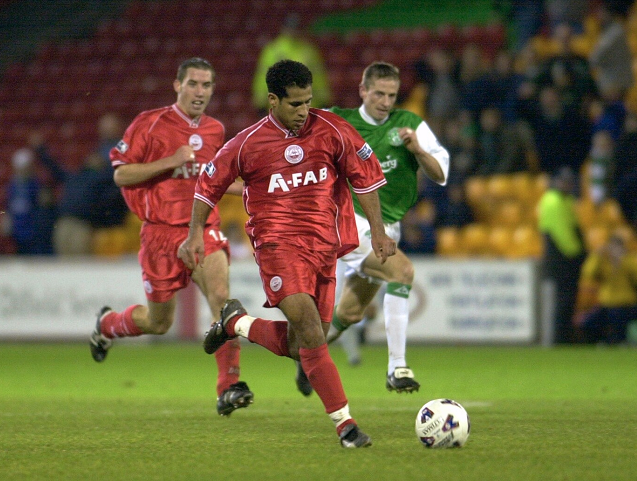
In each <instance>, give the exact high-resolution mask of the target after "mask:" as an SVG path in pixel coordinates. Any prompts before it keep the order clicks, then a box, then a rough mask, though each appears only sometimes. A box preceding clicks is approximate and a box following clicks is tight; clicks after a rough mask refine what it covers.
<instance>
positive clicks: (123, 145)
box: [116, 140, 128, 154]
mask: <svg viewBox="0 0 637 481" xmlns="http://www.w3.org/2000/svg"><path fill="white" fill-rule="evenodd" d="M116 149H117V150H118V151H119V153H120V154H125V153H126V151H127V150H128V144H127V143H126V142H124V141H123V140H120V141H119V142H117V146H116Z"/></svg>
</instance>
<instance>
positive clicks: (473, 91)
mask: <svg viewBox="0 0 637 481" xmlns="http://www.w3.org/2000/svg"><path fill="white" fill-rule="evenodd" d="M469 52H470V53H473V52H472V50H469ZM465 55H469V54H465ZM523 80H524V78H523V76H522V75H520V74H518V73H516V72H515V71H514V69H513V58H512V56H511V53H510V52H509V51H508V50H500V51H499V52H498V53H497V54H496V56H495V59H494V61H493V66H492V67H491V68H488V69H487V71H486V72H485V73H484V74H483V75H481V76H480V77H479V78H477V79H475V80H474V81H472V82H470V83H469V84H468V85H466V89H465V96H464V100H463V102H464V104H463V106H464V107H465V108H467V109H468V110H470V111H471V112H472V113H473V114H474V117H475V118H476V119H477V118H478V117H479V116H480V113H481V112H482V111H483V110H484V109H485V108H488V107H496V108H498V109H499V110H500V111H501V112H502V115H503V117H504V120H505V121H506V122H507V123H509V122H514V121H515V120H516V119H517V110H518V109H517V103H518V96H517V92H518V89H519V87H520V85H521V84H522V82H523Z"/></svg>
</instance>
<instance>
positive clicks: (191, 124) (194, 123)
mask: <svg viewBox="0 0 637 481" xmlns="http://www.w3.org/2000/svg"><path fill="white" fill-rule="evenodd" d="M172 108H173V110H174V111H175V112H176V113H177V115H179V116H180V117H181V118H182V119H184V120H185V121H186V122H188V126H189V127H194V128H197V127H199V124H200V123H201V117H202V115H200V116H199V117H198V118H196V119H193V118H191V117H190V116H189V115H186V113H184V112H182V110H181V109H180V108H179V106H178V105H177V103H174V104H172Z"/></svg>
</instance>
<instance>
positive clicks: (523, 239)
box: [509, 224, 544, 259]
mask: <svg viewBox="0 0 637 481" xmlns="http://www.w3.org/2000/svg"><path fill="white" fill-rule="evenodd" d="M543 251H544V246H543V240H542V235H541V234H540V232H539V231H538V230H537V229H536V228H535V227H533V226H531V225H528V224H527V225H521V226H518V227H516V228H515V230H514V231H513V239H512V247H511V250H510V251H509V255H510V257H511V258H514V259H523V258H527V257H532V258H535V259H539V258H540V257H541V256H542V253H543Z"/></svg>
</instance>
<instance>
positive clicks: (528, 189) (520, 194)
mask: <svg viewBox="0 0 637 481" xmlns="http://www.w3.org/2000/svg"><path fill="white" fill-rule="evenodd" d="M532 180H533V179H532V176H531V174H530V173H529V172H515V173H513V174H510V175H509V182H510V184H511V189H512V191H513V197H515V198H516V199H518V200H519V201H520V202H522V204H524V206H525V208H527V209H530V208H533V207H535V203H536V202H535V199H534V198H533V188H532Z"/></svg>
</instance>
